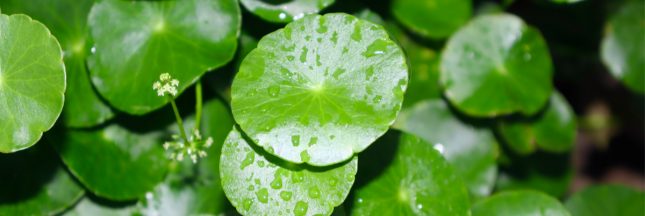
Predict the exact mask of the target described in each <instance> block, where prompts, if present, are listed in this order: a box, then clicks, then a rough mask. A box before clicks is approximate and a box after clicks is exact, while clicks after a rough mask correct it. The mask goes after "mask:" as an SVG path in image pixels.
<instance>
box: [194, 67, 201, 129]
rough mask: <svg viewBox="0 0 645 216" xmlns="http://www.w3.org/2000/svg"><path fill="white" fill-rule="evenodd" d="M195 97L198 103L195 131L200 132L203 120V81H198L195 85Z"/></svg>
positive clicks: (196, 105)
mask: <svg viewBox="0 0 645 216" xmlns="http://www.w3.org/2000/svg"><path fill="white" fill-rule="evenodd" d="M195 97H196V101H197V103H196V104H195V113H196V116H195V130H197V131H199V128H200V127H201V124H200V122H201V120H202V81H201V79H200V80H197V84H196V85H195Z"/></svg>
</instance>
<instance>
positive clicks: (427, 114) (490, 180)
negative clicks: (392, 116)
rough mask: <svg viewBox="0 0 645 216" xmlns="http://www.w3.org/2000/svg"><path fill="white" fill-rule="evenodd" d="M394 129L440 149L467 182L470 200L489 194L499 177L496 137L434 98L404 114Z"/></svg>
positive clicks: (488, 130) (483, 126)
mask: <svg viewBox="0 0 645 216" xmlns="http://www.w3.org/2000/svg"><path fill="white" fill-rule="evenodd" d="M395 127H396V128H397V129H401V130H403V131H406V132H409V133H411V134H415V135H417V136H419V137H421V138H422V139H424V140H425V141H426V142H428V143H433V144H434V145H433V146H434V148H435V149H438V150H441V153H442V154H443V156H444V157H445V158H446V160H448V162H449V163H450V165H452V167H454V169H455V172H456V173H457V175H459V176H460V177H461V178H462V179H463V180H464V182H465V183H466V186H467V187H468V189H469V191H470V194H471V197H473V198H480V197H485V196H488V195H489V194H490V192H491V191H492V189H493V185H495V178H496V177H497V164H496V161H495V160H496V157H497V155H498V150H497V141H496V140H495V136H494V135H493V133H492V131H491V130H490V129H489V128H487V127H485V125H478V124H477V122H473V121H470V122H469V121H468V120H467V119H464V118H463V117H458V116H456V115H455V114H453V112H452V110H450V109H449V107H448V105H447V104H446V103H445V102H444V101H443V100H440V99H434V100H425V101H421V102H419V103H417V104H416V105H415V106H413V107H411V108H409V109H407V110H404V111H403V112H401V115H400V116H399V119H398V120H397V123H396V124H395Z"/></svg>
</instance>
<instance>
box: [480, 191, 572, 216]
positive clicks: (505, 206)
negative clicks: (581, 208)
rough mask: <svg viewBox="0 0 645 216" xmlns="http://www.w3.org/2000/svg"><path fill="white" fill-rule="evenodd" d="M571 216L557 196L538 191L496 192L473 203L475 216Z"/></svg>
mask: <svg viewBox="0 0 645 216" xmlns="http://www.w3.org/2000/svg"><path fill="white" fill-rule="evenodd" d="M518 215H535V216H569V215H570V214H569V212H568V211H567V209H565V208H564V206H562V204H561V203H560V202H559V201H558V200H557V199H555V198H553V197H550V196H548V195H546V194H543V193H541V192H537V191H510V192H504V193H499V194H495V195H493V196H491V197H489V198H487V199H485V200H482V201H480V202H478V203H475V205H473V216H518Z"/></svg>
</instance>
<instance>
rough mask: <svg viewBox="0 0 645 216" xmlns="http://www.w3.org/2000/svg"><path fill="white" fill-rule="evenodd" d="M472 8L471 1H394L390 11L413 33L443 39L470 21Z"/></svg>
mask: <svg viewBox="0 0 645 216" xmlns="http://www.w3.org/2000/svg"><path fill="white" fill-rule="evenodd" d="M472 7H473V6H472V1H471V0H394V1H392V7H390V9H391V10H392V14H394V17H395V18H396V19H397V20H399V21H400V22H401V23H402V24H403V25H405V27H407V28H409V29H410V30H412V31H413V32H415V33H417V34H419V35H422V36H424V37H427V38H432V39H443V38H446V37H448V36H450V35H451V34H452V33H453V32H454V31H456V30H457V29H458V28H459V27H461V26H462V25H464V24H465V23H466V22H467V21H468V19H470V16H471V15H472Z"/></svg>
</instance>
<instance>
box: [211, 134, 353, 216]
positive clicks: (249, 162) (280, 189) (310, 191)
mask: <svg viewBox="0 0 645 216" xmlns="http://www.w3.org/2000/svg"><path fill="white" fill-rule="evenodd" d="M357 165H358V159H356V157H354V158H353V159H351V160H350V161H347V162H344V163H342V164H337V165H334V166H331V167H324V168H322V167H311V166H306V165H296V164H292V163H288V162H286V161H283V160H280V159H278V158H276V157H274V156H272V155H271V154H269V153H268V152H266V151H264V150H262V149H261V148H259V147H257V146H255V145H254V144H252V143H251V142H250V141H249V140H248V139H246V138H245V137H244V135H243V134H242V133H240V132H239V131H238V130H237V129H233V130H232V131H231V133H230V134H229V135H228V138H227V139H226V141H225V142H224V147H223V149H222V158H221V160H220V175H221V177H222V186H223V187H224V191H225V192H226V196H227V197H228V199H229V200H230V201H231V203H232V204H233V205H234V206H235V208H236V209H237V211H238V212H240V213H241V214H243V215H296V216H303V215H330V214H331V213H332V211H333V208H334V207H335V206H338V205H340V204H341V203H342V202H343V200H345V197H347V194H348V193H349V190H350V188H351V187H352V184H353V183H354V178H355V175H356V171H357Z"/></svg>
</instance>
